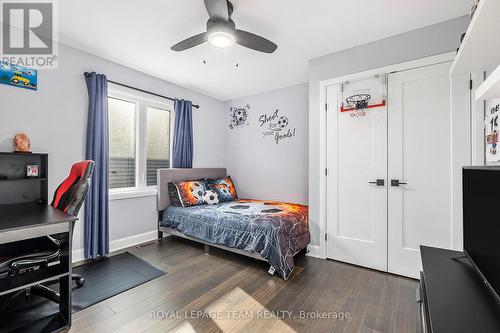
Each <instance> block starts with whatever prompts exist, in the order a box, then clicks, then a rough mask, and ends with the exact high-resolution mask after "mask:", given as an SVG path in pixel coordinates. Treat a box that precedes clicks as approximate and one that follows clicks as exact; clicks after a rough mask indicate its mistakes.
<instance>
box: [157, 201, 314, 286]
mask: <svg viewBox="0 0 500 333" xmlns="http://www.w3.org/2000/svg"><path fill="white" fill-rule="evenodd" d="M307 216H308V207H307V206H302V205H297V204H289V203H282V202H272V201H258V200H237V201H232V202H224V203H221V204H218V205H213V206H210V205H202V206H194V207H174V206H170V207H168V208H167V209H166V210H165V212H164V214H163V221H162V223H161V224H162V225H163V226H167V227H173V228H175V229H177V230H179V231H180V232H182V233H184V234H186V235H189V236H193V237H196V238H200V239H203V240H205V241H208V242H211V243H215V244H220V245H225V246H228V247H232V248H237V249H240V250H245V251H248V252H252V253H259V254H260V255H261V256H262V257H264V258H265V259H266V260H267V261H268V262H269V264H271V266H273V267H274V268H275V269H276V271H277V272H278V273H279V274H280V275H281V276H282V277H283V278H284V279H285V280H286V279H288V277H289V276H290V274H291V273H292V270H293V268H294V262H293V256H294V255H295V254H296V253H297V252H299V251H301V250H302V249H304V248H305V247H306V246H307V245H308V244H309V241H310V238H311V236H310V234H309V225H308V220H307Z"/></svg>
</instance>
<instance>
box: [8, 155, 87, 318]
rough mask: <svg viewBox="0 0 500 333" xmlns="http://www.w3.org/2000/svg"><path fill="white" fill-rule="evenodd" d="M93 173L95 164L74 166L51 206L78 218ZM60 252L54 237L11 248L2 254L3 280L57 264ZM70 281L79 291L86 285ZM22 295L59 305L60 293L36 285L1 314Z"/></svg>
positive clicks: (76, 277)
mask: <svg viewBox="0 0 500 333" xmlns="http://www.w3.org/2000/svg"><path fill="white" fill-rule="evenodd" d="M93 171H94V161H82V162H78V163H75V164H74V165H73V166H72V167H71V172H70V175H69V176H68V178H66V179H65V180H64V181H63V182H62V183H61V184H60V185H59V186H58V187H57V189H56V191H55V193H54V199H53V200H52V203H51V206H53V207H54V208H57V209H60V210H63V211H64V212H66V213H67V214H69V215H72V216H76V215H78V211H79V210H80V208H81V206H82V204H83V202H84V201H85V197H86V196H87V192H88V189H89V187H90V183H91V178H92V173H93ZM72 226H74V224H73V225H72ZM11 245H12V244H11ZM60 248H61V242H60V240H59V239H57V238H56V237H52V236H49V237H41V238H37V239H35V240H30V241H22V242H18V244H14V245H13V246H9V249H10V253H7V252H5V253H2V255H3V257H1V258H0V279H2V278H7V277H10V276H15V275H19V274H25V273H29V272H30V271H34V270H38V269H43V268H44V267H47V266H48V265H50V264H51V263H53V262H57V261H58V260H59V256H60V253H61V249H60ZM71 279H72V280H73V281H76V285H77V286H78V287H79V288H80V287H82V286H83V285H84V283H85V279H84V278H83V277H82V276H81V275H78V274H73V275H72V276H71ZM23 294H26V295H29V294H35V295H39V296H42V297H45V298H47V299H50V300H51V301H54V302H56V303H59V293H57V292H56V291H54V290H52V289H50V288H48V287H46V286H44V285H36V286H32V287H30V288H28V289H26V290H22V291H19V292H17V293H16V294H14V295H12V296H11V297H9V298H8V299H7V300H6V301H4V302H3V304H2V305H1V306H0V312H1V311H2V310H4V309H6V308H7V307H8V306H9V305H10V304H11V303H12V302H13V301H14V300H15V299H16V298H17V297H19V296H21V295H23Z"/></svg>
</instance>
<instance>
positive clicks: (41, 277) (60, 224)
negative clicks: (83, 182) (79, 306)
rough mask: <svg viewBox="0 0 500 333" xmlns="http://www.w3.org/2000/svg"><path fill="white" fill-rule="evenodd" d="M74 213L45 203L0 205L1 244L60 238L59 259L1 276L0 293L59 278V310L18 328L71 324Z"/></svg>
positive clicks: (53, 328)
mask: <svg viewBox="0 0 500 333" xmlns="http://www.w3.org/2000/svg"><path fill="white" fill-rule="evenodd" d="M76 220H77V218H76V217H74V216H70V215H68V214H66V213H64V212H62V211H60V210H57V209H55V208H53V207H51V206H47V205H37V204H33V203H24V204H12V205H0V244H6V243H11V242H15V241H20V240H26V239H32V238H37V237H42V236H47V235H54V234H59V235H60V237H62V238H61V240H62V246H61V256H60V263H59V264H57V265H53V266H50V267H47V268H43V269H40V270H37V271H33V272H29V273H26V274H21V275H17V276H14V277H10V278H6V279H3V280H0V296H1V295H5V294H10V293H12V292H15V291H18V290H22V289H26V288H28V287H30V286H33V285H37V284H40V283H44V282H47V281H54V280H57V279H59V286H60V297H61V301H60V304H59V313H56V314H54V315H53V316H51V317H52V318H48V320H45V321H44V325H43V327H38V326H37V325H31V323H27V324H26V327H25V328H24V327H23V328H21V329H20V331H22V332H27V331H31V330H33V328H34V327H36V329H35V330H36V331H42V332H57V331H60V330H63V329H66V328H68V327H69V326H70V325H71V289H72V281H71V249H72V238H73V223H74V222H75V221H76Z"/></svg>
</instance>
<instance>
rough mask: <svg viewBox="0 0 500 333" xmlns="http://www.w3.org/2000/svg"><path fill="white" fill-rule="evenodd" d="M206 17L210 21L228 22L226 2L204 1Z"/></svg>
mask: <svg viewBox="0 0 500 333" xmlns="http://www.w3.org/2000/svg"><path fill="white" fill-rule="evenodd" d="M204 1H205V7H206V8H207V12H208V16H210V19H211V20H214V21H217V20H224V21H228V20H229V9H228V6H227V0H204Z"/></svg>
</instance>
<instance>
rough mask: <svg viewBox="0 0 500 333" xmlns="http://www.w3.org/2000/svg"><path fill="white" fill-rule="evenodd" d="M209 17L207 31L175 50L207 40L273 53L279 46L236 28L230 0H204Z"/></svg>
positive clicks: (215, 43)
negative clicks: (232, 17)
mask: <svg viewBox="0 0 500 333" xmlns="http://www.w3.org/2000/svg"><path fill="white" fill-rule="evenodd" d="M204 1H205V7H206V8H207V12H208V16H209V19H208V21H207V31H206V32H203V33H201V34H198V35H195V36H193V37H190V38H188V39H185V40H183V41H182V42H179V43H177V44H175V45H174V46H172V47H171V49H172V50H173V51H184V50H187V49H190V48H192V47H195V46H197V45H200V44H203V43H205V42H208V43H210V44H211V45H213V46H215V47H217V48H227V47H230V46H232V45H234V44H239V45H241V46H244V47H247V48H249V49H252V50H255V51H259V52H265V53H273V52H274V51H276V49H277V48H278V45H276V44H274V43H273V42H271V41H270V40H267V39H265V38H264V37H260V36H257V35H255V34H253V33H251V32H247V31H243V30H239V29H236V25H235V24H234V21H233V20H232V19H231V15H232V14H233V4H232V3H231V2H230V1H229V0H204Z"/></svg>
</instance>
